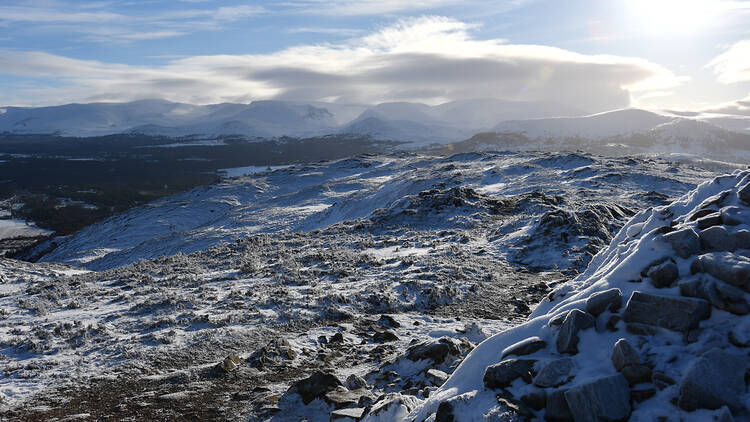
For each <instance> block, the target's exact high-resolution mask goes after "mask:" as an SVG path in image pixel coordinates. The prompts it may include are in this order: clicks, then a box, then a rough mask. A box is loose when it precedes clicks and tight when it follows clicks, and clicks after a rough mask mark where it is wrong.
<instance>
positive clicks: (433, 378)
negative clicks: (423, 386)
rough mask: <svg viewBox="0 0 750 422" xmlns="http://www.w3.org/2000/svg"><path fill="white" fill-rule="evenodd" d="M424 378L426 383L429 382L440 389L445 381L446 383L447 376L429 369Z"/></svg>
mask: <svg viewBox="0 0 750 422" xmlns="http://www.w3.org/2000/svg"><path fill="white" fill-rule="evenodd" d="M425 378H427V381H429V382H430V383H431V384H432V385H434V386H436V387H440V386H441V385H443V384H444V383H445V382H446V381H448V374H446V373H445V372H443V371H441V370H439V369H434V368H430V369H428V370H427V372H426V373H425Z"/></svg>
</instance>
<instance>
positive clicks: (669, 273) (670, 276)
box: [646, 259, 680, 287]
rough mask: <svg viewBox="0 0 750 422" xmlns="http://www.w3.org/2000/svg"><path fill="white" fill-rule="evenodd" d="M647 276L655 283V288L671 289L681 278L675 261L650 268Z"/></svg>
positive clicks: (668, 261) (670, 260)
mask: <svg viewBox="0 0 750 422" xmlns="http://www.w3.org/2000/svg"><path fill="white" fill-rule="evenodd" d="M646 275H647V276H648V277H649V278H650V279H651V281H652V282H653V283H654V286H656V287H669V286H671V285H672V283H674V282H675V280H677V278H678V277H679V276H680V272H679V270H678V269H677V264H676V263H675V262H674V260H672V259H668V260H666V261H664V262H662V263H661V264H658V265H654V266H652V267H651V268H649V269H648V271H647V272H646Z"/></svg>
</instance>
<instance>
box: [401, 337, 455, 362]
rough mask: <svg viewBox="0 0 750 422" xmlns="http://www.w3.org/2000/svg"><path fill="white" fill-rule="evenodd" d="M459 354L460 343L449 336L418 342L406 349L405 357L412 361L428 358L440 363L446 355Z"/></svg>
mask: <svg viewBox="0 0 750 422" xmlns="http://www.w3.org/2000/svg"><path fill="white" fill-rule="evenodd" d="M460 354H461V347H460V343H459V342H458V341H457V340H454V339H452V338H450V337H441V338H439V339H437V340H435V341H432V342H424V343H419V344H416V345H414V346H411V347H409V348H408V349H407V350H406V357H407V358H408V359H409V360H412V361H414V362H416V361H419V360H423V359H429V360H432V361H433V362H435V363H442V362H444V361H445V359H446V358H447V357H448V356H459V355H460Z"/></svg>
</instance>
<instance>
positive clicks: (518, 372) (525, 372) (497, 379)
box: [483, 359, 536, 389]
mask: <svg viewBox="0 0 750 422" xmlns="http://www.w3.org/2000/svg"><path fill="white" fill-rule="evenodd" d="M534 363H536V361H535V360H532V359H507V360H504V361H502V362H500V363H496V364H494V365H490V366H488V367H487V369H486V370H485V371H484V378H483V381H484V386H485V387H487V388H491V389H494V388H505V387H507V386H509V385H510V384H511V383H512V382H513V381H515V380H516V379H518V378H522V379H523V380H524V381H526V382H527V383H531V381H532V379H533V376H534V374H533V370H534Z"/></svg>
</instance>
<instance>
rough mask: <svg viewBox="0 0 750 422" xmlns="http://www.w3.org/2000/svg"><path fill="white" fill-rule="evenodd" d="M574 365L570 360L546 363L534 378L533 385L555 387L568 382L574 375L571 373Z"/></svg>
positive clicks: (563, 359)
mask: <svg viewBox="0 0 750 422" xmlns="http://www.w3.org/2000/svg"><path fill="white" fill-rule="evenodd" d="M574 367H575V364H574V363H573V359H571V358H562V359H555V360H553V361H550V362H547V363H546V364H544V366H542V369H540V370H539V373H538V374H537V375H536V376H535V377H534V385H536V386H537V387H542V388H547V387H557V386H560V385H563V384H565V383H566V382H568V381H570V379H571V378H573V377H574V376H575V374H573V373H571V371H572V370H573V368H574Z"/></svg>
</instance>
